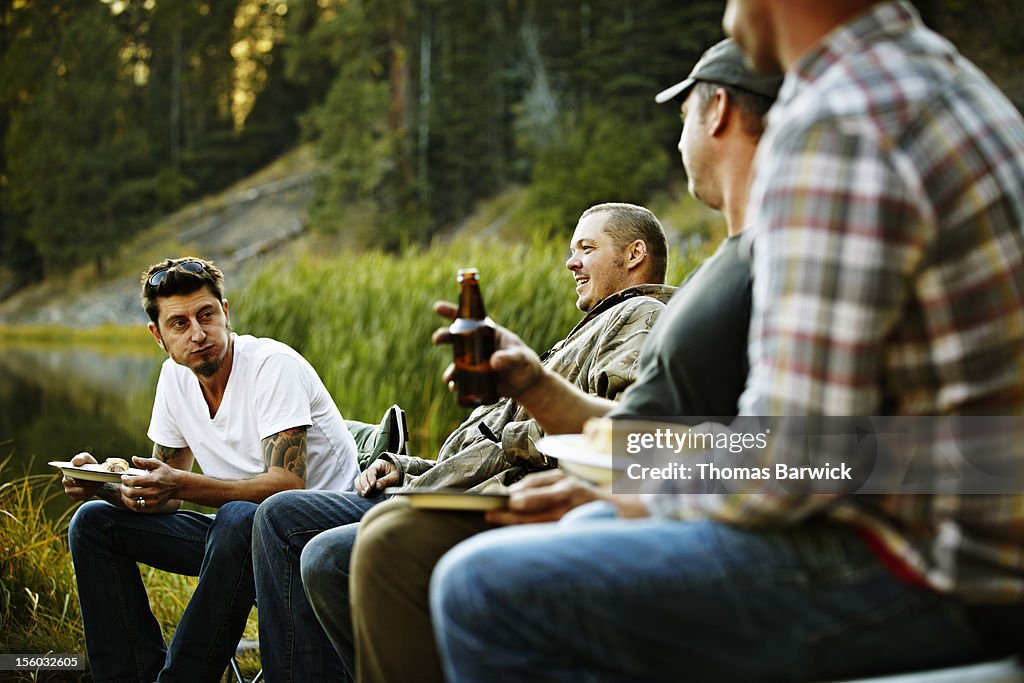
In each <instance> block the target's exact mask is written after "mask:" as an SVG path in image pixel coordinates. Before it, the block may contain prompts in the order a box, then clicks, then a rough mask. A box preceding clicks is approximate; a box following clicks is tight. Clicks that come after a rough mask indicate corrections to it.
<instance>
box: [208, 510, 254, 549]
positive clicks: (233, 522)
mask: <svg viewBox="0 0 1024 683" xmlns="http://www.w3.org/2000/svg"><path fill="white" fill-rule="evenodd" d="M255 516H256V504H255V503H249V502H246V501H240V500H236V501H232V502H230V503H225V504H224V505H222V506H221V508H220V509H219V510H217V515H216V516H215V517H214V519H213V524H211V525H210V530H209V531H208V532H207V535H206V543H207V545H208V546H209V545H216V544H219V543H223V542H229V543H242V544H244V545H245V546H246V547H248V546H249V545H250V544H251V543H252V526H253V519H254V518H255Z"/></svg>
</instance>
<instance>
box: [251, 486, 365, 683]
mask: <svg viewBox="0 0 1024 683" xmlns="http://www.w3.org/2000/svg"><path fill="white" fill-rule="evenodd" d="M381 500H383V498H382V497H380V496H378V497H376V498H363V497H362V496H360V495H358V494H356V493H350V492H334V491H285V492H282V493H278V494H275V495H273V496H271V497H270V498H268V499H267V500H265V501H264V502H263V504H262V505H261V506H260V507H259V510H258V511H257V513H256V523H255V525H254V528H253V548H252V557H253V568H254V571H255V577H256V601H257V605H258V610H259V623H260V658H261V660H262V663H263V670H264V672H265V673H266V676H267V680H268V681H274V682H275V683H276V682H278V681H302V682H305V681H339V680H345V679H346V678H347V677H348V678H351V677H352V671H353V667H352V664H351V660H349V661H347V662H346V661H344V660H343V659H341V658H340V657H339V655H338V653H337V652H336V651H335V648H334V647H333V646H332V644H331V641H330V640H328V638H327V635H326V634H325V633H324V630H323V628H322V627H321V626H320V622H319V621H318V620H317V618H316V615H315V614H314V613H313V608H312V607H311V606H310V603H309V600H308V599H307V597H306V593H305V592H304V591H303V586H302V577H301V574H300V569H299V558H300V555H301V554H302V553H303V548H305V547H306V545H307V543H309V542H310V540H311V539H313V538H314V537H316V536H318V535H319V534H321V533H323V532H325V531H326V530H328V529H334V528H336V527H341V526H344V525H348V524H353V523H356V522H358V521H359V520H360V519H361V518H362V516H363V515H364V514H365V513H366V511H367V510H369V509H370V508H371V507H373V506H374V505H376V504H377V503H378V502H380V501H381ZM346 605H347V603H346ZM345 614H346V615H347V614H348V612H347V607H346V612H345Z"/></svg>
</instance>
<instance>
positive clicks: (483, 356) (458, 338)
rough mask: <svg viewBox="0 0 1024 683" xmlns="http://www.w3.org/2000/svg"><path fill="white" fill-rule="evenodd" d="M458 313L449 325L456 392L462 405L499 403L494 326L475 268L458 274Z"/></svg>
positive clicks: (465, 269) (466, 269)
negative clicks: (488, 315) (493, 367)
mask: <svg viewBox="0 0 1024 683" xmlns="http://www.w3.org/2000/svg"><path fill="white" fill-rule="evenodd" d="M458 281H459V312H458V316H457V317H456V318H455V321H454V322H453V323H452V324H451V326H450V327H449V328H448V331H449V332H450V333H451V335H452V350H453V352H454V354H455V391H456V392H457V394H458V401H459V405H460V406H479V405H484V404H486V403H495V402H497V400H498V398H499V395H498V373H496V372H494V371H493V370H491V354H492V353H494V333H495V327H494V323H493V322H491V319H490V318H488V317H487V313H485V312H484V298H483V296H482V295H481V294H480V278H479V274H478V273H477V269H476V268H462V269H460V270H459V273H458Z"/></svg>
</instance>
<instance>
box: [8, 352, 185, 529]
mask: <svg viewBox="0 0 1024 683" xmlns="http://www.w3.org/2000/svg"><path fill="white" fill-rule="evenodd" d="M164 358H166V356H164V355H163V354H161V353H160V352H159V350H158V349H156V348H154V349H153V351H152V352H145V351H144V350H141V349H139V350H132V351H124V350H122V349H118V348H111V349H109V350H108V349H93V348H89V349H86V348H75V347H47V348H42V349H37V348H24V347H11V346H0V460H3V459H5V458H8V457H9V458H10V461H9V462H8V463H7V465H6V466H5V467H4V468H3V470H2V471H0V481H9V480H10V479H12V478H14V477H17V476H21V475H23V474H25V473H26V472H30V473H33V474H50V473H55V474H56V473H57V470H56V469H54V468H53V467H50V466H49V465H47V464H46V463H47V461H50V460H69V459H70V458H71V456H73V455H74V454H75V453H78V452H80V451H89V452H90V453H92V454H93V455H94V456H95V457H96V459H97V460H99V461H100V462H102V461H103V460H104V459H105V458H110V457H122V458H126V459H127V458H128V456H131V455H149V454H150V452H151V451H152V444H151V443H150V441H149V439H147V438H146V428H147V427H148V425H149V415H150V409H151V407H152V401H153V392H154V390H155V388H156V380H157V377H158V375H159V372H160V364H161V363H162V362H163V360H164ZM53 487H54V490H59V487H60V484H59V481H58V480H57V478H56V477H55V478H54V483H53ZM58 507H59V504H58ZM65 507H66V506H65ZM48 509H51V506H48Z"/></svg>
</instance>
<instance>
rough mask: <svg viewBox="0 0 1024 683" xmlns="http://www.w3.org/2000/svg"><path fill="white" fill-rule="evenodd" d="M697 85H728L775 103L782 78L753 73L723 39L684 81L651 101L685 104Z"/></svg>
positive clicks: (729, 41)
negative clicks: (672, 101)
mask: <svg viewBox="0 0 1024 683" xmlns="http://www.w3.org/2000/svg"><path fill="white" fill-rule="evenodd" d="M698 81H706V82H708V83H718V84H720V85H728V86H732V87H734V88H738V89H740V90H746V91H747V92H752V93H754V94H755V95H762V96H764V97H767V98H769V99H772V100H774V99H775V97H776V95H778V94H779V87H780V86H781V85H782V74H777V75H770V76H766V75H763V74H758V73H754V72H753V71H751V70H750V67H748V66H747V63H746V60H745V58H744V57H743V52H742V51H741V50H740V48H739V46H738V45H737V44H736V41H734V40H733V39H732V38H726V39H725V40H723V41H722V42H720V43H716V44H715V45H713V46H711V47H710V48H709V49H708V51H707V52H705V53H704V54H703V55H702V56H701V58H700V60H698V62H697V64H696V65H694V67H693V70H692V71H690V75H689V76H687V77H686V80H684V81H680V82H678V83H676V84H675V85H673V86H672V87H671V88H666V89H665V90H662V91H661V92H660V93H658V94H657V95H655V96H654V101H655V102H657V103H659V104H661V103H662V102H668V101H669V100H676V101H677V102H680V103H681V102H684V101H685V100H686V97H687V95H689V94H690V90H691V89H693V86H695V85H696V84H697V82H698Z"/></svg>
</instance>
